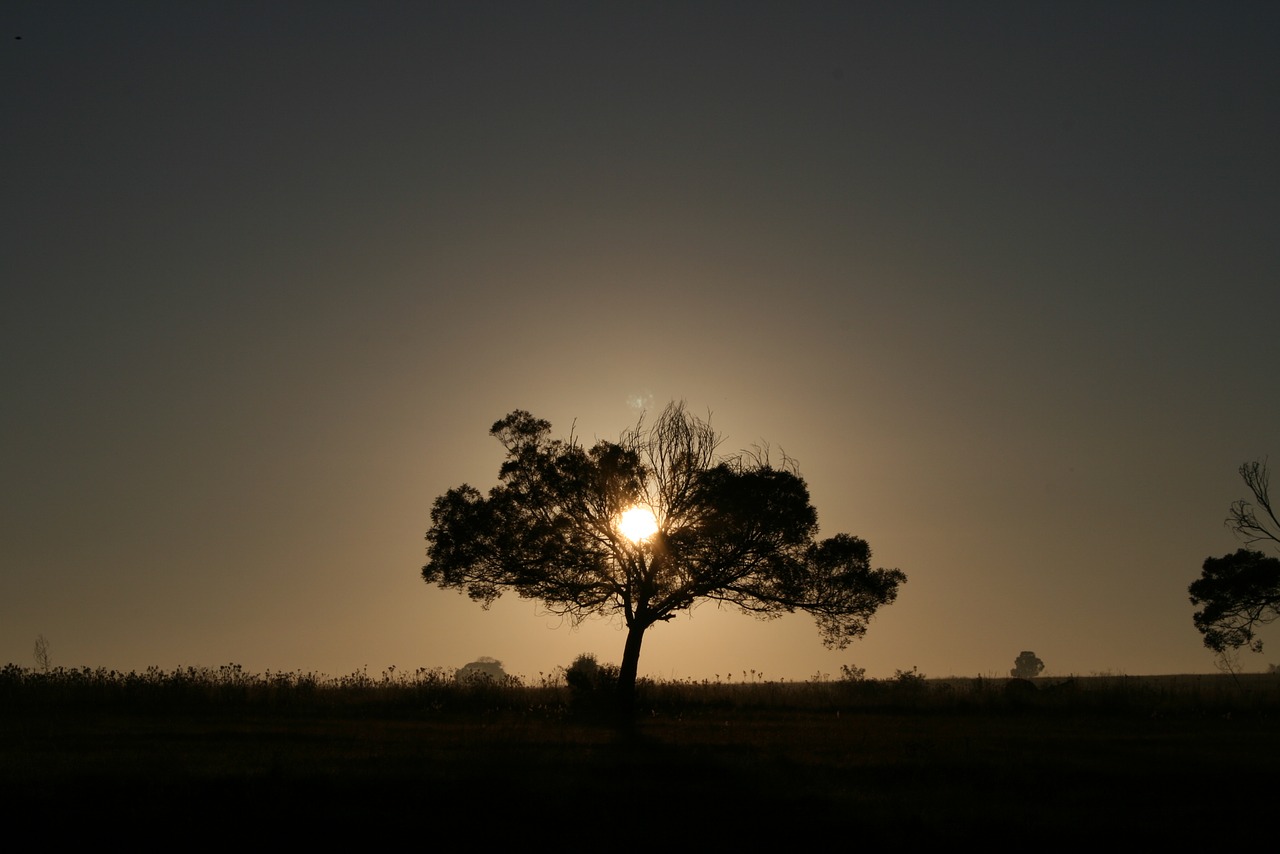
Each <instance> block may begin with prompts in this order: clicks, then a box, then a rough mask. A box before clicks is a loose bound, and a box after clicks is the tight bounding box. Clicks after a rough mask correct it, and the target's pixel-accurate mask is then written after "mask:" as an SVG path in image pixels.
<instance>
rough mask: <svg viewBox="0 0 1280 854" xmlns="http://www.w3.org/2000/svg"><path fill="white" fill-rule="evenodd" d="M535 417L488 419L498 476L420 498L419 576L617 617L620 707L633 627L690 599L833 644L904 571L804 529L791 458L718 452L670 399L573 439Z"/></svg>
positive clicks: (481, 597) (485, 597) (863, 549)
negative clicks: (631, 516) (633, 513)
mask: <svg viewBox="0 0 1280 854" xmlns="http://www.w3.org/2000/svg"><path fill="white" fill-rule="evenodd" d="M550 430H551V425H550V424H549V423H548V422H546V421H543V420H540V419H537V418H534V417H533V416H532V415H530V414H529V413H528V412H524V411H516V412H512V413H511V414H510V415H508V416H507V417H506V418H503V419H502V420H501V421H498V422H497V423H496V424H494V425H493V428H492V429H491V430H490V433H491V434H492V435H493V436H494V437H495V438H497V439H498V441H499V442H501V444H502V446H503V448H504V449H505V450H506V461H505V462H504V463H503V464H502V467H501V469H500V470H499V481H500V482H499V485H498V486H495V487H494V488H493V489H491V490H490V491H489V494H488V496H484V495H481V493H480V491H479V490H477V489H475V488H474V487H471V486H467V485H463V486H460V487H457V488H456V489H451V490H449V491H448V492H446V493H445V494H444V495H442V496H440V497H439V498H437V499H436V502H435V505H434V506H433V508H432V510H431V529H430V530H429V531H428V532H427V544H428V546H427V557H428V563H427V565H426V566H425V567H423V570H422V577H423V578H424V579H425V580H426V581H427V582H428V583H430V584H438V585H440V586H441V587H447V588H455V589H458V590H462V591H465V592H466V593H467V595H468V596H470V597H471V598H472V599H474V600H476V601H478V602H480V603H481V604H482V605H484V606H486V607H487V606H488V605H489V604H491V603H492V602H493V601H494V600H495V599H496V598H498V596H500V595H501V594H502V593H503V592H504V591H506V590H511V591H514V592H515V593H516V594H517V595H519V596H522V597H525V598H530V599H538V600H541V601H542V602H543V604H544V605H545V607H546V608H547V609H548V610H550V611H551V612H552V613H555V614H560V615H563V616H566V617H568V618H570V619H571V620H574V621H578V620H582V619H584V618H586V617H588V616H594V615H605V616H609V615H620V616H621V617H622V620H623V622H624V623H625V625H626V627H627V637H626V643H625V645H624V647H623V655H622V664H621V667H620V672H619V680H618V688H619V697H620V700H621V703H622V705H623V707H624V708H625V709H630V707H631V705H632V703H633V700H634V691H635V681H636V673H637V667H638V663H639V660H640V645H641V641H642V640H643V639H644V633H645V631H647V630H648V629H649V627H650V626H652V625H654V624H655V623H658V622H661V621H664V620H670V619H672V618H673V617H674V616H675V615H676V613H677V612H679V611H683V610H687V609H689V608H691V607H693V606H694V605H695V604H697V603H698V602H699V601H702V600H712V601H715V602H718V603H727V604H730V605H736V606H737V607H739V608H741V609H742V610H743V611H746V612H748V613H751V614H754V615H756V616H759V617H774V616H778V615H780V614H783V613H788V612H794V611H796V610H801V611H806V612H808V613H810V614H812V615H813V617H814V618H815V620H816V621H817V624H818V630H819V633H820V634H821V636H822V640H823V641H824V643H826V644H827V645H828V646H831V647H836V648H843V647H845V646H847V645H848V643H849V642H850V641H852V640H854V639H855V638H858V637H861V636H862V635H863V634H865V633H866V630H867V623H868V621H869V620H870V619H871V617H872V615H874V614H875V612H876V610H877V609H878V608H880V607H881V606H882V605H886V604H889V603H891V602H893V601H894V599H895V598H896V597H897V593H898V587H899V585H901V584H903V583H904V582H905V581H906V576H905V575H904V574H903V573H902V572H901V571H899V570H896V569H872V568H871V563H870V561H871V549H870V548H869V547H868V545H867V543H866V542H865V541H863V540H861V539H858V538H856V537H852V536H849V535H847V534H840V535H837V536H835V537H832V538H830V539H827V540H823V541H821V542H818V541H816V539H815V537H816V534H817V530H818V522H817V514H816V512H815V511H814V509H813V506H812V505H811V504H810V503H809V491H808V488H807V487H806V486H805V482H804V480H803V479H802V478H801V477H800V475H799V473H798V472H797V471H796V468H795V466H794V463H793V462H792V461H791V460H789V459H784V461H783V464H782V465H781V466H774V465H773V464H771V462H770V460H769V458H768V455H767V453H756V454H746V453H744V454H739V455H729V456H724V455H720V454H719V453H718V452H717V448H718V446H719V444H720V441H721V440H720V438H719V437H718V436H717V435H716V433H715V432H714V431H713V430H712V429H711V426H710V425H709V424H707V423H706V422H705V421H702V420H701V419H699V418H697V417H695V416H692V415H690V414H689V413H687V412H686V411H685V409H684V406H683V404H671V405H669V406H668V407H667V408H666V410H664V411H663V413H662V415H661V416H660V417H659V418H658V420H657V421H656V422H654V423H653V425H652V426H649V427H646V426H645V425H644V422H643V419H642V420H641V423H640V424H637V426H636V427H635V428H634V429H632V430H630V431H628V432H627V433H626V434H624V435H623V436H622V437H621V439H620V440H619V441H618V442H598V443H597V444H596V445H595V446H594V447H592V448H590V449H589V450H588V449H586V448H584V447H582V446H581V445H580V444H578V442H577V441H576V439H575V438H574V437H573V436H572V435H571V436H570V437H569V439H568V440H559V439H554V440H553V439H551V438H549V434H550ZM637 506H639V507H643V508H647V509H648V510H650V511H651V512H652V513H653V516H654V521H655V523H656V530H654V531H652V532H647V531H646V532H642V533H639V534H636V533H633V534H632V535H631V536H628V534H626V533H624V532H623V530H622V529H621V528H620V527H619V520H620V519H621V518H622V516H623V514H624V513H626V512H627V511H628V510H630V509H633V508H635V507H637ZM633 537H634V539H633Z"/></svg>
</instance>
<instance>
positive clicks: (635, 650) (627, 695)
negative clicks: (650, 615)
mask: <svg viewBox="0 0 1280 854" xmlns="http://www.w3.org/2000/svg"><path fill="white" fill-rule="evenodd" d="M647 628H649V627H648V626H647V625H641V624H640V623H639V622H635V623H632V624H631V625H630V626H629V627H628V628H627V645H626V646H625V647H623V648H622V667H621V668H620V669H619V670H618V709H619V711H621V712H622V714H624V715H630V714H631V713H632V712H633V711H635V706H636V672H637V671H638V670H639V666H640V644H641V643H642V642H643V641H644V632H645V629H647Z"/></svg>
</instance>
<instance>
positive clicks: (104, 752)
mask: <svg viewBox="0 0 1280 854" xmlns="http://www.w3.org/2000/svg"><path fill="white" fill-rule="evenodd" d="M581 660H582V659H580V661H581ZM570 670H572V671H573V672H574V673H576V674H580V675H583V676H586V677H587V678H588V682H587V683H585V684H586V686H587V687H586V688H585V690H586V691H588V692H590V691H591V690H593V689H592V688H591V682H590V679H593V678H595V675H599V674H600V673H601V671H603V672H604V673H605V675H606V676H607V675H608V668H607V666H606V665H598V664H597V670H595V671H592V670H591V668H590V667H589V666H586V665H579V666H578V667H577V668H574V667H573V666H571V667H570V668H569V669H567V670H565V671H563V672H562V671H559V670H557V671H556V672H555V673H554V674H550V675H544V676H542V677H540V678H539V679H537V680H530V681H529V684H526V683H525V682H523V681H521V680H515V679H510V680H507V681H505V682H502V683H495V682H493V681H491V680H477V681H474V682H472V681H468V680H462V681H459V680H457V679H455V678H454V675H453V673H452V671H447V670H444V669H442V668H435V669H418V670H415V671H412V672H401V671H398V670H396V669H395V668H387V669H386V670H384V671H382V673H381V674H380V675H378V676H370V675H369V674H368V673H366V672H365V671H357V672H356V673H353V674H349V675H347V676H340V677H333V678H330V677H324V676H315V675H310V674H299V673H266V674H261V675H255V674H251V673H248V672H246V671H244V670H243V669H242V668H240V667H238V666H236V665H227V666H225V667H220V668H216V669H214V668H180V669H176V670H173V671H161V670H158V669H149V670H147V671H145V672H143V673H132V672H131V673H120V672H116V671H104V670H100V669H99V670H90V669H80V670H70V669H63V668H53V669H51V670H50V671H48V672H43V671H39V670H34V669H26V668H23V667H19V666H16V665H9V666H7V667H4V668H2V669H0V803H4V804H5V807H6V809H7V810H8V811H9V814H10V815H12V816H15V817H21V819H22V820H23V821H24V822H26V823H27V824H29V825H30V826H38V827H44V828H46V829H47V830H46V832H57V833H60V834H65V830H66V828H68V827H71V828H73V829H75V828H79V829H82V831H83V833H84V834H85V835H86V836H88V835H90V834H101V833H103V832H104V831H103V829H104V828H112V829H119V830H120V832H125V831H128V832H144V831H145V832H146V833H147V834H149V835H156V834H160V835H162V836H164V837H165V838H168V836H171V835H173V834H179V835H180V834H183V833H190V831H191V828H192V826H193V825H192V822H193V821H194V820H195V817H196V816H197V814H198V815H201V816H213V817H216V820H217V821H221V822H233V823H234V825H235V826H236V827H247V828H250V829H252V832H253V834H254V838H255V840H261V839H264V838H266V839H270V838H273V837H285V836H287V838H288V839H289V840H291V841H294V842H296V841H299V840H300V839H312V838H317V839H318V838H323V839H325V840H331V839H332V838H333V837H334V835H335V834H342V833H348V834H349V833H351V832H353V831H356V832H358V834H359V838H360V839H361V840H366V841H367V840H368V839H369V838H370V835H371V834H373V835H378V834H379V833H381V832H384V831H385V832H388V833H389V832H390V831H391V830H393V829H399V828H401V826H402V825H403V823H404V822H403V821H398V820H392V819H395V818H396V817H401V816H404V817H412V820H413V822H414V824H415V825H420V826H427V827H431V826H434V827H449V828H457V827H459V826H470V825H471V824H473V823H474V822H475V818H474V817H475V816H476V815H477V814H487V813H490V812H493V813H494V815H495V816H497V815H498V814H499V813H498V812H496V811H498V810H499V807H495V806H493V805H495V804H497V805H500V818H501V820H500V821H498V820H495V821H493V822H487V821H486V822H485V823H483V825H476V828H477V829H478V830H483V832H484V834H485V837H486V838H487V839H492V838H495V837H496V838H503V839H509V840H511V841H514V840H516V839H523V840H527V838H528V836H529V834H530V833H534V832H537V829H538V828H542V827H545V825H546V822H547V821H548V816H564V815H566V814H567V813H571V814H572V817H571V821H572V828H573V833H574V834H575V838H577V837H579V836H580V837H582V838H604V837H606V836H607V835H608V833H609V832H611V831H613V830H615V829H616V822H617V821H618V816H619V815H620V813H619V810H620V809H625V808H626V806H625V805H627V804H643V803H652V802H653V798H654V797H655V794H656V793H660V795H661V798H662V802H663V803H664V804H668V805H671V804H675V805H684V804H689V805H695V806H691V807H690V808H689V810H688V811H687V815H688V819H687V821H686V820H683V819H682V821H685V823H684V824H682V825H680V838H681V840H682V841H686V842H687V841H691V840H692V841H699V842H703V841H712V840H715V841H717V842H720V843H723V842H724V841H725V840H726V839H730V840H744V841H749V840H752V839H756V838H758V834H759V833H760V829H759V828H760V826H761V822H763V821H766V817H772V818H768V819H767V820H770V821H775V820H776V821H783V820H785V822H786V826H787V828H788V834H789V836H790V838H792V839H799V838H808V839H814V840H816V839H819V838H827V837H829V836H830V834H831V833H833V832H839V831H841V830H847V828H848V827H849V826H850V822H854V823H855V824H856V826H857V829H858V837H859V839H860V840H861V841H863V842H866V841H868V840H874V841H885V842H898V843H900V842H903V841H912V840H936V841H948V842H953V841H955V840H956V839H961V838H974V839H983V838H989V836H990V834H991V833H992V832H993V829H994V828H1000V829H1001V832H1002V833H1005V832H1008V831H1010V830H1011V829H1012V830H1014V831H1018V832H1021V833H1041V834H1046V833H1052V836H1053V838H1054V839H1056V840H1060V839H1062V838H1064V837H1070V836H1076V837H1077V838H1080V839H1096V838H1098V835H1099V834H1100V833H1105V836H1106V838H1107V839H1108V840H1115V839H1118V838H1127V839H1133V840H1141V841H1145V842H1148V843H1149V842H1151V841H1152V840H1154V839H1171V840H1172V839H1178V840H1181V841H1185V840H1186V838H1187V837H1188V835H1194V833H1195V826H1194V825H1193V826H1192V827H1190V828H1188V827H1187V826H1185V825H1184V824H1182V823H1179V817H1181V816H1188V815H1221V814H1240V815H1259V816H1265V815H1267V814H1269V813H1268V812H1267V810H1268V809H1270V806H1271V804H1270V800H1271V794H1270V793H1271V788H1270V781H1271V778H1272V776H1273V775H1274V768H1273V765H1274V760H1273V759H1272V752H1271V751H1270V750H1268V749H1267V745H1270V744H1273V743H1274V742H1275V739H1276V737H1277V734H1280V730H1278V727H1280V715H1277V712H1280V678H1277V676H1275V675H1269V674H1254V675H1251V676H1245V677H1242V678H1241V680H1240V684H1239V685H1238V686H1237V685H1236V684H1235V683H1233V682H1232V681H1231V680H1230V679H1228V678H1226V677H1223V676H1219V675H1210V676H1187V677H1125V676H1093V677H1078V678H1074V679H1065V680H1060V681H1056V682H1046V683H1042V684H1044V687H1043V688H1042V689H1041V690H1038V691H1037V690H1034V689H1033V690H1032V691H1031V692H1029V693H1028V694H1025V695H1023V694H1020V693H1017V692H1014V693H1011V692H1010V691H1009V690H1008V689H1007V686H1008V685H1011V684H1015V682H1016V680H1009V679H995V678H982V677H978V678H971V679H970V678H965V679H926V678H925V677H924V676H923V675H921V674H920V673H919V672H918V671H917V670H916V669H915V668H911V669H910V670H899V671H898V672H897V673H896V674H895V675H894V676H893V677H891V678H888V679H868V678H866V677H865V674H862V675H861V676H860V677H859V678H855V679H837V680H834V681H833V680H828V679H824V678H820V677H815V679H813V680H811V681H807V682H774V681H764V680H762V679H760V678H758V675H757V674H753V673H752V672H751V671H747V672H744V673H742V674H740V677H741V678H738V675H736V674H735V676H734V677H733V678H730V676H729V674H724V675H723V676H722V677H719V678H716V679H714V680H686V681H680V682H659V681H650V680H645V679H642V680H639V682H638V683H637V686H636V688H637V702H638V704H639V708H640V711H641V714H639V715H637V716H636V717H635V718H634V719H633V720H632V721H631V722H630V724H629V726H627V727H615V726H612V725H611V724H610V723H609V722H611V721H612V720H613V719H612V717H611V716H610V717H602V716H600V715H599V714H597V712H596V710H594V709H592V708H591V707H590V705H589V704H588V706H587V707H585V708H584V707H582V706H581V705H580V704H579V703H578V701H577V697H578V696H580V694H579V693H578V692H579V691H580V690H584V689H581V688H573V687H570V683H569V682H568V681H567V680H568V678H569V677H568V673H569V671H570ZM849 672H850V673H851V674H854V675H857V672H856V668H852V667H851V668H850V670H849ZM593 674H595V675H593ZM562 676H563V677H565V678H562ZM573 679H574V680H575V681H577V676H574V677H573ZM579 684H583V683H579ZM599 684H600V685H605V684H607V683H606V682H601V683H599ZM588 696H589V694H588ZM602 724H603V725H602ZM1223 779H1230V780H1231V781H1232V785H1231V786H1209V787H1206V786H1204V785H1203V782H1204V781H1205V780H1223ZM620 805H622V806H620ZM680 809H683V807H680ZM478 810H479V813H478V812H477V811H478ZM685 814H686V813H685V812H681V813H679V815H685ZM71 818H73V819H74V823H72V824H68V821H69V820H70V819H71ZM1212 829H1213V830H1214V831H1215V832H1220V828H1218V827H1217V826H1216V825H1214V826H1213V828H1212ZM157 838H160V837H157Z"/></svg>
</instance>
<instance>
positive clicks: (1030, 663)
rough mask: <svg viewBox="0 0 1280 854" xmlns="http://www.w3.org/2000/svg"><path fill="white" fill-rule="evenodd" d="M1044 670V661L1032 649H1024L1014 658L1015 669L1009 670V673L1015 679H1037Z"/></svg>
mask: <svg viewBox="0 0 1280 854" xmlns="http://www.w3.org/2000/svg"><path fill="white" fill-rule="evenodd" d="M1042 670H1044V662H1043V661H1041V660H1040V659H1039V658H1037V657H1036V654H1035V653H1034V652H1032V651H1031V650H1029V649H1024V650H1023V651H1022V652H1020V653H1018V657H1017V658H1015V659H1014V660H1013V669H1012V670H1010V671H1009V675H1010V676H1012V677H1013V678H1014V679H1035V678H1036V677H1037V676H1039V675H1040V671H1042Z"/></svg>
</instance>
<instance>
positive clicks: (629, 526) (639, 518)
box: [618, 505, 658, 543]
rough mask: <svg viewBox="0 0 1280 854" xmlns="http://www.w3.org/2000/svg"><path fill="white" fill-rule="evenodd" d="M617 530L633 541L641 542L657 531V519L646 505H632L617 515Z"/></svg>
mask: <svg viewBox="0 0 1280 854" xmlns="http://www.w3.org/2000/svg"><path fill="white" fill-rule="evenodd" d="M618 530H619V531H621V532H622V535H623V536H624V537H626V538H627V539H628V540H631V542H633V543H639V542H643V541H644V540H647V539H649V538H650V537H652V536H653V535H654V534H656V533H657V532H658V520H657V518H656V517H655V516H654V515H653V511H652V510H650V509H649V508H648V507H641V506H639V505H637V506H635V507H632V508H631V509H630V510H628V511H627V512H625V513H623V514H622V515H621V516H619V517H618Z"/></svg>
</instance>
